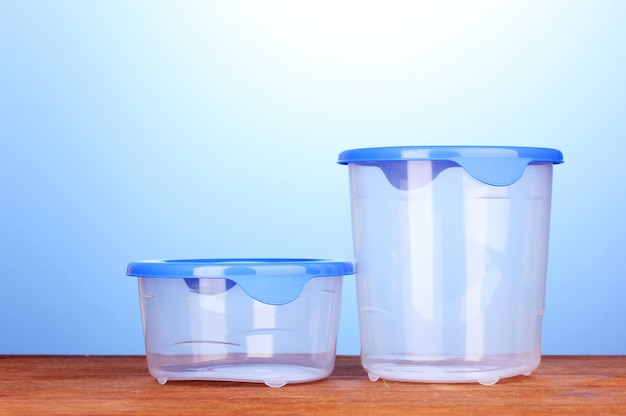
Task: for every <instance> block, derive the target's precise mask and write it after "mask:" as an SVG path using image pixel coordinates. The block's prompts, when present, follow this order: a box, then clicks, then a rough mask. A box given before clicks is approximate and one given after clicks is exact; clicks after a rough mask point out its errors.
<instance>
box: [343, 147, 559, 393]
mask: <svg viewBox="0 0 626 416" xmlns="http://www.w3.org/2000/svg"><path fill="white" fill-rule="evenodd" d="M562 162H563V156H562V154H561V152H559V151H558V150H554V149H545V148H528V147H487V146H456V147H455V146H433V147H427V146H414V147H385V148H371V149H355V150H348V151H345V152H343V153H341V154H340V155H339V160H338V163H340V164H346V165H348V166H349V171H350V189H351V207H352V222H353V242H354V252H355V267H356V285H357V301H358V310H359V321H360V329H361V363H362V365H363V367H364V368H365V370H366V371H367V372H368V373H369V378H370V379H371V380H372V381H375V380H377V379H378V378H383V379H389V380H400V381H421V382H473V381H477V382H479V383H481V384H494V383H496V382H497V381H498V380H499V379H500V378H503V377H511V376H516V375H521V374H525V375H529V374H530V373H531V371H533V370H534V369H535V368H537V366H538V365H539V362H540V360H541V329H542V321H543V314H544V300H545V287H546V272H547V258H548V234H549V222H550V203H551V189H552V168H553V165H554V164H557V163H562Z"/></svg>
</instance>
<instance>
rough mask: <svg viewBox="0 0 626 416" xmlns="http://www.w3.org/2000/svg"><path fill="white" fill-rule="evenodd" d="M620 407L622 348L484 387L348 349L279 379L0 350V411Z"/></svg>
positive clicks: (549, 361) (625, 359) (625, 386)
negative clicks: (402, 373) (300, 379)
mask: <svg viewBox="0 0 626 416" xmlns="http://www.w3.org/2000/svg"><path fill="white" fill-rule="evenodd" d="M176 413H179V414H181V413H184V414H219V415H227V414H236V415H267V414H278V415H296V414H306V415H332V414H345V415H368V414H371V415H377V416H378V415H387V414H397V415H415V414H429V415H435V414H441V415H452V414H462V415H481V416H484V415H492V414H493V415H495V414H497V415H508V414H525V415H537V414H550V415H563V414H575V415H618V414H620V415H626V356H596V357H580V356H572V357H568V356H559V357H544V358H543V360H542V364H541V366H540V367H539V369H537V370H536V371H535V372H534V373H533V374H532V375H531V376H530V377H524V376H520V377H513V378H509V379H504V380H500V382H498V383H497V384H496V385H493V386H482V385H480V384H477V383H472V384H422V383H400V382H393V381H382V380H379V381H378V382H376V383H372V382H371V381H369V380H368V378H367V376H366V374H365V372H364V371H363V369H362V368H361V365H360V363H359V359H358V357H346V356H340V357H338V358H337V363H336V365H335V371H334V372H333V374H332V375H331V376H330V377H328V378H327V379H325V380H321V381H318V382H313V383H306V384H288V385H287V386H285V387H282V388H278V389H273V388H270V387H267V386H265V385H264V384H248V383H233V382H207V381H171V382H168V383H167V384H165V385H160V384H158V383H157V382H156V380H154V379H153V378H152V377H151V376H150V375H149V374H148V370H147V366H146V361H145V357H142V356H132V357H129V356H107V357H98V356H89V357H84V356H0V415H5V414H6V415H20V414H24V415H36V414H63V415H68V414H152V415H154V414H168V415H169V414H176Z"/></svg>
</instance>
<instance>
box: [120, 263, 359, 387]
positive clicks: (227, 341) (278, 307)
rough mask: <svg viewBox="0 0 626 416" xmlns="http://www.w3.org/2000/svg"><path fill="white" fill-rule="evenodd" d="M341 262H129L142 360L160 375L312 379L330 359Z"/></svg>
mask: <svg viewBox="0 0 626 416" xmlns="http://www.w3.org/2000/svg"><path fill="white" fill-rule="evenodd" d="M352 273H353V266H352V263H350V262H339V261H329V260H315V259H210V260H163V261H145V262H138V263H131V264H129V265H128V269H127V274H128V275H129V276H137V277H138V278H139V279H138V280H139V294H140V302H141V312H142V318H143V329H144V335H145V343H146V355H147V361H148V368H149V370H150V373H151V374H152V376H153V377H154V378H156V379H157V380H158V382H159V383H161V384H164V383H165V382H167V381H168V380H231V381H249V382H262V383H265V384H267V385H268V386H271V387H281V386H283V385H285V384H287V383H300V382H307V381H313V380H318V379H321V378H324V377H326V376H328V375H329V374H330V373H331V372H332V370H333V366H334V363H335V353H336V344H337V328H338V325H339V310H340V302H341V288H342V279H343V276H344V275H348V274H352Z"/></svg>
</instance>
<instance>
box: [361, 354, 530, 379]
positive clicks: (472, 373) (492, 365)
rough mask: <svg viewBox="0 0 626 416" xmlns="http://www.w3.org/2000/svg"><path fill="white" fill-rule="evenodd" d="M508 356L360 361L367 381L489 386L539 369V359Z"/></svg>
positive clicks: (395, 358)
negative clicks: (380, 380) (366, 373)
mask: <svg viewBox="0 0 626 416" xmlns="http://www.w3.org/2000/svg"><path fill="white" fill-rule="evenodd" d="M516 357H517V358H512V357H510V356H497V357H483V358H481V359H476V360H473V359H460V358H459V359H451V358H442V359H432V358H429V359H423V360H420V359H411V360H407V359H406V357H404V358H402V359H399V358H397V357H387V358H380V357H379V358H376V359H372V358H368V359H367V360H362V363H363V367H364V368H365V370H366V371H367V372H368V376H369V379H370V380H371V381H376V380H378V379H379V378H382V379H385V380H395V381H408V382H424V383H472V382H478V383H480V384H483V385H492V384H495V383H497V382H498V381H499V380H500V379H501V378H507V377H514V376H519V375H530V373H531V372H532V371H533V370H534V369H535V368H537V367H538V366H539V359H523V360H522V359H519V356H516Z"/></svg>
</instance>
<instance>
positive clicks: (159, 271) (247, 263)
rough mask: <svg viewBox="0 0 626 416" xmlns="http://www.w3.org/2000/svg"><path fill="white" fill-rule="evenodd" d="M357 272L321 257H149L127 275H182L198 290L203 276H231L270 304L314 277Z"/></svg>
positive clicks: (286, 298)
mask: <svg viewBox="0 0 626 416" xmlns="http://www.w3.org/2000/svg"><path fill="white" fill-rule="evenodd" d="M353 273H354V267H353V265H352V263H351V262H346V261H334V260H320V259H192V260H147V261H140V262H136V263H130V264H129V265H128V268H127V270H126V275H127V276H136V277H152V278H182V279H185V283H186V284H187V286H188V287H189V288H190V289H192V290H195V291H198V289H199V287H200V282H199V279H228V280H229V281H231V282H232V283H231V284H227V286H226V290H228V289H230V288H231V287H232V286H234V284H237V285H239V286H240V287H241V289H242V290H243V291H244V292H246V293H247V294H248V295H250V297H252V298H254V299H256V300H258V301H259V302H263V303H267V304H270V305H283V304H285V303H289V302H291V301H292V300H294V299H296V298H297V297H298V296H299V295H300V293H301V292H302V289H303V288H304V286H305V285H306V283H307V282H308V281H309V280H310V279H312V278H314V277H324V276H344V275H349V274H353Z"/></svg>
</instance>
